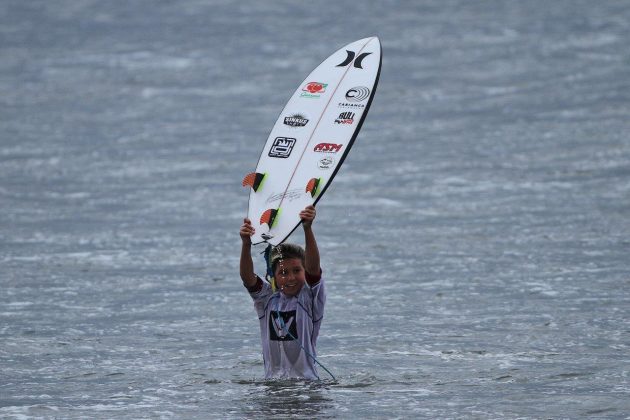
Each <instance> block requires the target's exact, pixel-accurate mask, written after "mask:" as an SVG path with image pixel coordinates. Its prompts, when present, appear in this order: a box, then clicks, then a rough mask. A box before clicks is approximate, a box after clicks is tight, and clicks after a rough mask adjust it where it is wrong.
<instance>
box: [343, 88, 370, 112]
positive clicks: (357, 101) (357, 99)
mask: <svg viewBox="0 0 630 420" xmlns="http://www.w3.org/2000/svg"><path fill="white" fill-rule="evenodd" d="M369 97H370V89H369V88H367V87H365V86H356V87H353V88H351V89H348V91H347V92H346V102H339V104H338V105H339V107H340V108H355V109H361V108H365V104H362V103H361V102H363V101H365V100H366V99H367V98H369Z"/></svg>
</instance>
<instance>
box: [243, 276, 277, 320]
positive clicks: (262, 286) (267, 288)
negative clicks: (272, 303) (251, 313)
mask: <svg viewBox="0 0 630 420" xmlns="http://www.w3.org/2000/svg"><path fill="white" fill-rule="evenodd" d="M247 291H248V292H249V295H250V296H251V297H252V299H253V300H254V308H255V309H256V313H257V314H258V318H262V317H263V316H265V304H266V302H267V300H268V298H269V296H270V295H271V294H272V293H273V291H272V290H271V285H270V284H269V283H267V282H266V281H263V280H262V279H261V278H260V277H258V281H257V283H256V286H254V287H252V288H249V289H247Z"/></svg>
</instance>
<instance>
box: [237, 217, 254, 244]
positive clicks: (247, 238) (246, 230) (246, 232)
mask: <svg viewBox="0 0 630 420" xmlns="http://www.w3.org/2000/svg"><path fill="white" fill-rule="evenodd" d="M255 232H256V229H254V227H253V226H252V221H251V220H249V219H248V218H245V219H243V224H242V225H241V230H240V232H239V234H240V235H241V240H242V241H243V243H244V244H251V243H252V235H253V234H254V233H255Z"/></svg>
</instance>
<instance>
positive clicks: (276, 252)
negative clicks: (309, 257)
mask: <svg viewBox="0 0 630 420" xmlns="http://www.w3.org/2000/svg"><path fill="white" fill-rule="evenodd" d="M292 258H298V259H300V260H301V261H302V266H304V249H303V248H302V247H301V246H299V245H296V244H280V245H278V246H276V247H274V248H272V250H271V271H272V272H273V273H274V275H275V274H276V267H277V266H278V263H279V262H280V260H288V259H292Z"/></svg>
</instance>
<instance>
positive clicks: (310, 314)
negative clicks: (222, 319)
mask: <svg viewBox="0 0 630 420" xmlns="http://www.w3.org/2000/svg"><path fill="white" fill-rule="evenodd" d="M261 283H262V285H261ZM254 289H258V290H257V291H251V290H250V295H251V297H252V299H253V300H254V307H255V308H256V312H257V313H258V319H259V322H260V338H261V341H262V348H263V359H264V362H265V378H266V379H270V378H305V379H319V376H318V374H317V368H316V366H315V361H314V360H313V357H316V356H317V352H316V350H315V345H316V343H317V336H318V335H319V327H320V325H321V321H322V318H323V316H324V304H325V303H326V289H325V287H324V281H323V280H322V279H320V278H319V277H315V278H314V277H312V276H310V275H308V274H307V282H306V283H305V284H304V286H303V287H302V290H300V293H298V295H297V296H293V297H289V296H286V295H285V294H284V293H282V292H279V291H277V292H275V293H274V292H273V291H272V290H271V286H270V285H269V284H268V283H267V282H263V281H262V280H260V279H258V284H257V285H256V287H254ZM304 350H306V352H305V351H304ZM307 352H308V353H307ZM309 354H310V355H309ZM311 355H312V356H313V357H311Z"/></svg>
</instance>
